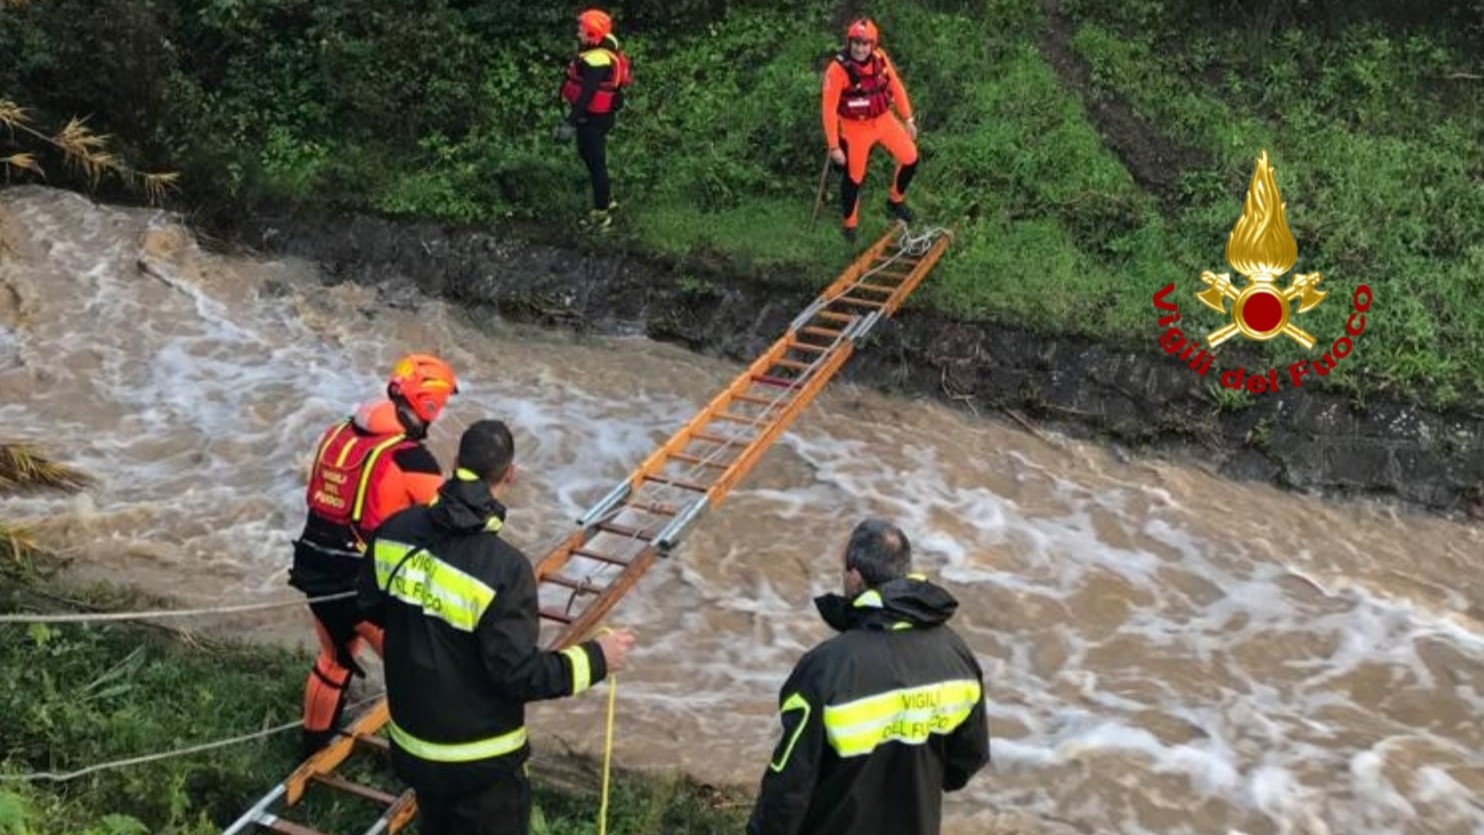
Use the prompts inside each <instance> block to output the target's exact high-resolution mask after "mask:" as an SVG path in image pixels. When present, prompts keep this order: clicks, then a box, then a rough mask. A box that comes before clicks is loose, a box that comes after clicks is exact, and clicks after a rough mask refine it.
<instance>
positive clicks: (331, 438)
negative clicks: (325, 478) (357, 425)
mask: <svg viewBox="0 0 1484 835" xmlns="http://www.w3.org/2000/svg"><path fill="white" fill-rule="evenodd" d="M347 426H350V418H346V419H345V420H342V421H340V423H338V424H336V426H335V431H334V432H331V433H330V434H328V435H326V436H325V439H324V441H322V442H321V443H320V445H319V449H318V450H316V451H315V453H314V466H316V467H318V466H319V465H320V464H321V463H323V462H324V460H325V450H327V449H329V448H330V444H333V443H335V439H336V438H338V437H340V433H341V432H344V431H345V427H347ZM342 457H343V454H342Z"/></svg>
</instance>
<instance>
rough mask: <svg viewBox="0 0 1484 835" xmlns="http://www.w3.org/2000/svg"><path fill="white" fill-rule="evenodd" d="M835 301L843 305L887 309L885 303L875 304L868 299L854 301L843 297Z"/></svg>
mask: <svg viewBox="0 0 1484 835" xmlns="http://www.w3.org/2000/svg"><path fill="white" fill-rule="evenodd" d="M835 301H837V302H839V303H841V304H858V305H860V306H861V307H886V304H885V303H883V302H873V301H868V300H866V299H852V298H851V297H849V296H841V297H840V298H838V299H835Z"/></svg>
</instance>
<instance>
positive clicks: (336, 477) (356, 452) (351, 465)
mask: <svg viewBox="0 0 1484 835" xmlns="http://www.w3.org/2000/svg"><path fill="white" fill-rule="evenodd" d="M416 445H417V442H416V441H411V440H408V439H407V436H406V435H400V434H398V435H364V434H361V433H360V432H357V431H355V430H354V429H353V428H351V421H350V420H349V419H346V420H343V421H341V422H339V423H337V424H335V425H334V426H332V427H330V429H329V430H328V431H327V432H325V437H324V438H323V439H322V440H321V441H320V444H319V451H318V452H317V453H315V456H314V467H313V469H312V470H311V471H310V474H309V487H308V489H307V491H306V495H305V498H306V500H307V501H308V503H309V512H310V513H313V514H315V515H316V516H319V517H320V518H322V519H324V520H325V521H327V522H330V523H333V524H335V525H339V526H343V527H344V528H345V529H346V530H347V532H348V533H349V536H348V537H347V540H348V542H351V543H354V544H355V545H356V547H357V548H358V549H360V550H364V549H365V546H366V540H367V538H369V536H370V535H371V533H372V532H373V531H375V530H376V528H377V527H378V526H379V525H381V523H382V521H383V520H384V519H386V517H387V516H390V515H391V514H393V513H395V512H397V511H398V510H401V508H399V507H393V508H384V507H380V502H379V501H378V499H377V496H376V492H377V491H376V490H375V489H373V486H374V485H375V484H376V482H378V481H379V480H380V479H381V478H382V477H383V476H384V475H385V474H386V471H387V468H388V467H391V466H393V463H392V454H393V453H395V452H396V451H397V450H399V449H402V448H404V447H409V446H416Z"/></svg>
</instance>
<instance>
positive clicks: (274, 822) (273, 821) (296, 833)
mask: <svg viewBox="0 0 1484 835" xmlns="http://www.w3.org/2000/svg"><path fill="white" fill-rule="evenodd" d="M253 823H255V824H257V825H258V826H261V827H262V828H264V829H266V830H268V831H269V832H281V833H283V835H325V833H323V832H321V831H319V830H318V829H310V828H309V827H307V826H304V825H303V824H298V823H294V822H293V821H290V820H284V819H283V818H280V817H279V816H277V815H269V814H263V815H259V816H258V818H257V819H256V820H254V821H253Z"/></svg>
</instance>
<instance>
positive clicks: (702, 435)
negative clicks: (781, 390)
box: [690, 386, 792, 446]
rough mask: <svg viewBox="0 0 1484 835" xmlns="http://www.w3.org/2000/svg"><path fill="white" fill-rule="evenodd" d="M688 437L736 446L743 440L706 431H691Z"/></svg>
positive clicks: (709, 442) (710, 442) (694, 439)
mask: <svg viewBox="0 0 1484 835" xmlns="http://www.w3.org/2000/svg"><path fill="white" fill-rule="evenodd" d="M790 388H792V386H790ZM690 437H691V440H693V441H705V442H706V443H708V444H721V445H722V446H736V445H737V444H739V443H743V442H744V441H743V439H742V438H723V437H722V436H720V435H712V434H709V433H706V432H692V433H690Z"/></svg>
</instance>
